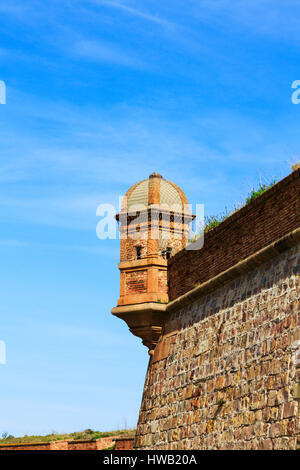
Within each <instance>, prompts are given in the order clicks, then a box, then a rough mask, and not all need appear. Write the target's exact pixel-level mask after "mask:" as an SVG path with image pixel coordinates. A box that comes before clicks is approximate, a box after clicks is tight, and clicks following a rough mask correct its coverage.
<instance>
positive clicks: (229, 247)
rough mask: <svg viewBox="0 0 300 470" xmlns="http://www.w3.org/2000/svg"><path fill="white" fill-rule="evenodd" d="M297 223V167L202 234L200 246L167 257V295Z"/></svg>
mask: <svg viewBox="0 0 300 470" xmlns="http://www.w3.org/2000/svg"><path fill="white" fill-rule="evenodd" d="M299 225H300V169H299V170H296V171H294V172H293V173H291V174H290V175H289V176H287V177H286V178H284V179H283V180H281V181H280V182H279V183H277V184H276V185H275V186H273V187H272V188H271V189H269V190H268V191H267V192H266V193H264V194H262V195H261V196H260V197H258V198H257V199H255V200H254V201H252V202H251V203H250V204H247V205H246V206H245V207H243V208H242V209H240V210H239V211H237V212H235V213H234V214H232V215H231V216H230V217H228V219H226V220H225V221H224V222H222V223H221V224H220V225H219V226H217V227H216V228H215V229H213V230H211V231H210V232H208V233H207V234H205V239H204V247H203V248H202V249H201V250H196V251H194V250H192V251H189V250H182V251H181V252H179V253H177V254H176V255H175V256H174V257H172V258H171V259H170V261H169V266H168V274H169V299H170V300H174V299H176V298H177V297H179V296H181V295H183V294H185V293H186V292H188V291H190V290H191V289H193V288H194V287H196V286H197V285H198V284H201V283H203V282H205V281H207V280H208V279H211V278H212V277H214V276H216V275H217V274H220V273H222V272H223V271H225V270H226V269H229V268H231V267H232V266H233V265H235V264H236V263H238V262H239V261H241V260H242V259H244V258H246V257H248V256H250V255H251V254H254V253H256V252H257V251H259V250H260V249H262V248H264V247H265V246H267V245H269V244H270V243H272V242H273V241H274V240H278V239H279V238H281V237H283V236H284V235H286V234H287V233H289V232H291V231H292V230H294V229H296V228H298V227H299Z"/></svg>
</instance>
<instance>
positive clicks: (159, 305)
mask: <svg viewBox="0 0 300 470" xmlns="http://www.w3.org/2000/svg"><path fill="white" fill-rule="evenodd" d="M116 218H117V220H118V221H119V230H120V238H121V256H120V263H119V269H120V276H121V279H120V298H119V301H118V306H117V307H115V308H113V309H112V314H113V315H116V316H117V317H119V318H122V319H123V320H125V322H126V323H127V325H128V326H129V329H130V331H131V332H132V333H133V334H134V335H136V336H139V337H140V338H142V340H143V344H144V345H145V346H147V347H148V348H149V352H150V354H151V353H152V351H153V349H154V348H155V345H156V343H157V341H158V338H159V336H160V334H161V331H162V327H163V325H164V322H165V315H166V314H165V309H166V304H167V303H168V300H169V299H168V276H167V266H168V259H169V258H170V256H172V255H174V254H175V253H177V252H178V251H180V250H182V249H183V248H184V247H185V246H186V244H187V236H188V231H189V223H190V222H191V221H192V220H193V218H194V216H193V215H192V214H191V213H190V212H189V210H188V203H187V199H186V197H185V195H184V193H183V191H182V190H181V189H180V188H179V187H178V186H176V185H175V184H174V183H171V182H170V181H167V180H165V179H164V178H163V177H162V176H161V175H159V174H158V173H152V175H150V176H149V178H148V179H146V180H143V181H141V182H139V183H136V184H135V185H134V186H132V187H131V188H130V189H129V190H128V191H127V193H126V195H125V197H124V199H123V202H122V207H121V211H120V213H119V214H118V215H117V216H116Z"/></svg>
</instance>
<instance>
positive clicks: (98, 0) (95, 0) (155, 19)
mask: <svg viewBox="0 0 300 470" xmlns="http://www.w3.org/2000/svg"><path fill="white" fill-rule="evenodd" d="M89 3H91V4H94V5H104V6H107V7H110V8H114V9H117V10H119V11H122V12H124V13H127V14H129V15H133V16H137V17H138V18H141V19H143V20H145V21H150V22H151V23H157V24H160V25H165V26H166V25H171V22H169V21H167V20H166V19H164V18H161V17H159V16H156V15H152V14H150V13H145V12H143V11H141V10H137V9H136V8H132V7H129V6H128V5H125V4H124V3H119V2H114V1H110V0H89Z"/></svg>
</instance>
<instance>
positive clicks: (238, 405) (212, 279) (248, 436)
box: [135, 170, 300, 449]
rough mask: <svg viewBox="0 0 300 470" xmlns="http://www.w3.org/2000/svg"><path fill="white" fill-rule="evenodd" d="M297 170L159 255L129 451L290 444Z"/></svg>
mask: <svg viewBox="0 0 300 470" xmlns="http://www.w3.org/2000/svg"><path fill="white" fill-rule="evenodd" d="M299 227H300V170H296V171H294V172H293V173H291V174H290V175H289V176H288V177H287V178H285V179H283V180H281V181H280V182H279V183H277V184H276V185H275V186H274V187H273V188H271V189H270V190H268V191H267V192H266V193H264V194H263V195H261V196H259V197H258V198H257V199H256V200H254V201H253V202H251V203H250V204H248V205H247V206H245V207H244V208H242V209H241V210H239V211H238V212H236V213H234V214H233V215H232V216H230V217H229V218H228V219H227V220H225V221H224V222H223V223H222V224H220V225H219V226H218V227H217V228H215V229H214V230H212V231H211V232H210V233H209V234H207V235H206V237H205V242H204V247H203V248H202V249H201V250H199V251H188V250H182V251H181V252H179V253H177V254H176V255H175V256H174V257H172V258H171V259H170V260H169V261H168V278H169V282H168V283H169V298H170V302H169V303H168V304H167V306H166V312H165V315H166V318H167V320H166V323H165V325H164V328H163V334H162V335H161V337H160V339H159V342H158V344H157V346H156V347H155V349H154V354H153V355H152V356H151V357H150V361H149V366H148V371H147V376H146V382H145V387H144V393H143V399H142V405H141V409H140V415H139V421H138V427H137V433H136V437H135V448H136V449H296V448H297V445H299V444H297V440H298V439H299V414H298V411H299V399H300V393H299V375H300V354H299V345H300V323H299V311H300V276H299V272H300V229H299Z"/></svg>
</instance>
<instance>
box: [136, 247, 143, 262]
mask: <svg viewBox="0 0 300 470" xmlns="http://www.w3.org/2000/svg"><path fill="white" fill-rule="evenodd" d="M135 249H136V259H141V258H142V247H141V246H136V247H135Z"/></svg>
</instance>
